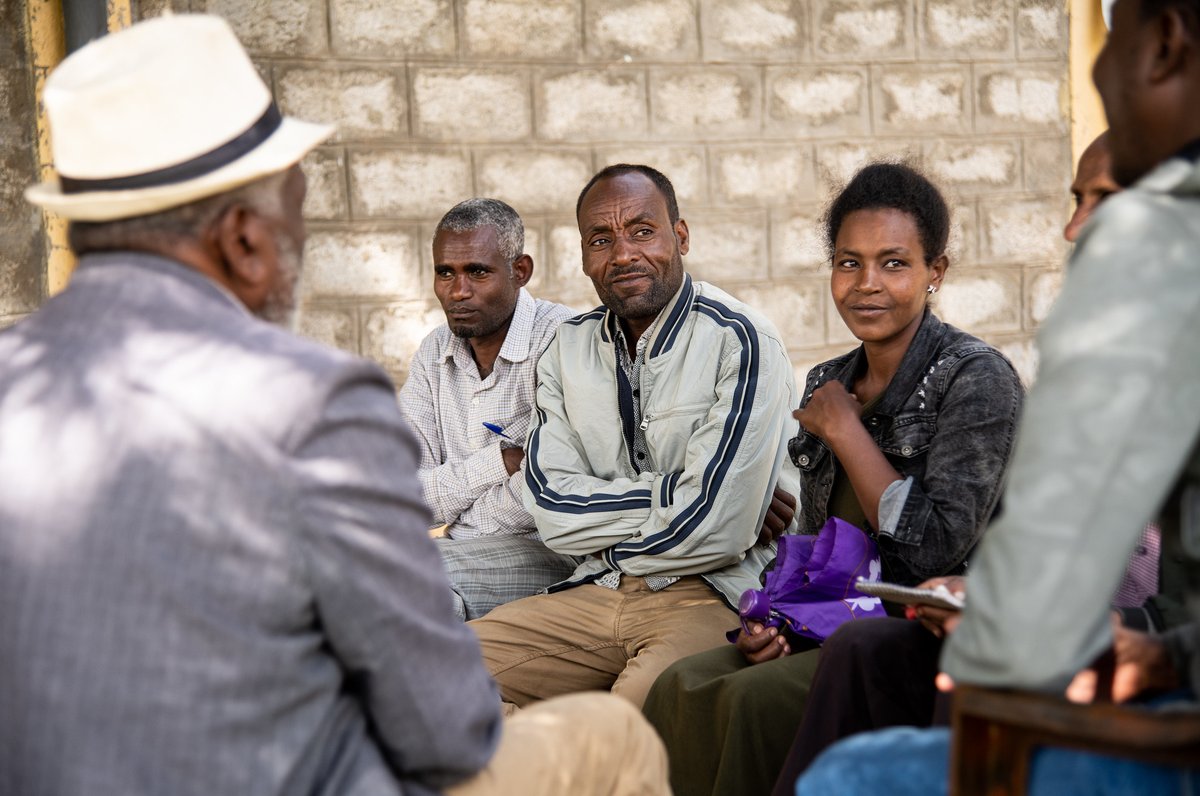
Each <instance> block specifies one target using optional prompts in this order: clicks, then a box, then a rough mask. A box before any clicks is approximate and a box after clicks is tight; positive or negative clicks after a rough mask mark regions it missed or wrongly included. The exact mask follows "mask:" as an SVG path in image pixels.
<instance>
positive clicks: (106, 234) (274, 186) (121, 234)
mask: <svg viewBox="0 0 1200 796" xmlns="http://www.w3.org/2000/svg"><path fill="white" fill-rule="evenodd" d="M287 175H288V172H287V170H284V171H281V172H279V173H277V174H272V175H270V176H268V177H263V178H262V179H259V180H255V181H254V182H250V183H247V184H245V185H242V186H240V187H238V188H234V189H233V190H230V191H225V192H224V193H219V194H216V195H215V196H206V197H204V198H203V199H197V200H196V201H194V202H188V203H187V204H185V205H179V206H178V207H172V208H168V209H167V210H163V211H161V212H158V213H150V214H148V215H144V216H133V217H132V218H120V219H117V220H116V221H96V222H92V221H73V222H71V226H70V228H69V229H68V231H67V240H68V242H69V243H70V246H71V249H72V250H73V251H74V252H75V253H76V254H84V253H86V252H89V251H111V250H113V249H128V248H138V246H139V244H141V245H163V244H172V243H177V242H178V241H180V240H195V239H199V238H200V236H201V235H203V234H204V231H205V230H207V229H208V228H209V226H211V225H212V223H213V222H214V221H216V220H217V218H218V217H219V216H220V215H221V214H222V213H224V212H225V210H226V209H228V208H229V207H231V206H233V205H235V204H237V205H242V206H243V207H248V208H251V209H252V210H255V211H257V212H259V213H261V214H263V215H265V216H268V217H270V218H282V217H283V184H284V182H285V181H286V180H287Z"/></svg>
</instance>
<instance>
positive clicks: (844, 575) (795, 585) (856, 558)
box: [734, 517, 887, 641]
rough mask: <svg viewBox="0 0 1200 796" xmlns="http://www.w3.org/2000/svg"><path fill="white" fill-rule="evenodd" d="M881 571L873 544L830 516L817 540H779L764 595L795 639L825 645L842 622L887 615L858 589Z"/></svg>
mask: <svg viewBox="0 0 1200 796" xmlns="http://www.w3.org/2000/svg"><path fill="white" fill-rule="evenodd" d="M880 570H881V566H880V563H879V548H878V547H877V546H876V545H875V542H874V540H872V539H871V538H870V537H869V536H867V535H866V534H865V533H863V532H862V531H861V530H860V529H858V528H856V527H855V526H853V525H851V524H850V523H848V522H846V521H845V520H842V519H839V518H837V517H830V518H829V521H828V522H826V523H825V525H824V526H822V528H821V531H820V533H819V534H817V535H816V536H782V537H780V539H779V548H778V552H777V554H776V557H775V568H774V569H773V570H771V571H770V572H768V573H767V576H766V583H765V588H764V589H762V592H764V593H765V594H766V597H767V602H768V603H769V606H770V615H771V618H772V619H774V618H778V619H781V620H782V623H784V624H786V625H787V626H788V627H789V628H791V630H792V631H793V632H794V633H796V634H797V635H801V636H806V637H808V638H811V639H815V640H816V641H824V640H825V639H826V638H828V637H829V635H830V634H831V633H833V631H834V630H837V628H838V626H840V625H841V624H842V623H843V622H846V621H849V620H851V619H861V618H863V617H868V616H887V613H886V612H885V611H884V610H883V601H882V600H880V599H879V598H878V597H872V596H870V595H867V594H863V593H862V592H860V591H859V590H858V589H856V588H854V582H855V581H856V580H857V579H858V578H859V577H862V578H865V579H866V580H879V574H880ZM752 591H753V590H752ZM745 603H746V601H745V600H744V601H743V604H745ZM757 603H758V604H759V605H761V603H762V600H761V598H760V599H759V600H758V601H757ZM754 619H755V621H760V620H759V619H758V617H754ZM734 637H735V638H736V633H735V634H734Z"/></svg>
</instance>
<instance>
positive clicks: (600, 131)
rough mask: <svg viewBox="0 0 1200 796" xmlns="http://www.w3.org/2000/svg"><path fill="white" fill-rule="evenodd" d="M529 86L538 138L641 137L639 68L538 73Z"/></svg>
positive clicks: (643, 103)
mask: <svg viewBox="0 0 1200 796" xmlns="http://www.w3.org/2000/svg"><path fill="white" fill-rule="evenodd" d="M534 85H535V88H536V92H537V132H538V137H539V138H544V139H548V140H551V141H564V140H570V141H602V140H609V141H611V140H613V139H615V138H631V137H635V136H639V135H643V134H645V132H646V127H647V122H646V80H645V73H644V72H643V71H642V70H640V69H638V70H633V69H586V70H573V71H570V72H561V71H552V72H543V73H541V74H539V75H537V76H536V77H535V83H534Z"/></svg>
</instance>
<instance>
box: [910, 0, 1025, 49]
mask: <svg viewBox="0 0 1200 796" xmlns="http://www.w3.org/2000/svg"><path fill="white" fill-rule="evenodd" d="M921 5H922V6H923V8H922V9H921V16H920V23H919V24H918V28H919V37H918V39H919V41H920V47H921V57H922V58H953V57H963V56H965V57H969V58H971V59H972V60H974V59H977V58H996V57H1004V56H1011V55H1012V52H1013V0H923V2H922V4H921Z"/></svg>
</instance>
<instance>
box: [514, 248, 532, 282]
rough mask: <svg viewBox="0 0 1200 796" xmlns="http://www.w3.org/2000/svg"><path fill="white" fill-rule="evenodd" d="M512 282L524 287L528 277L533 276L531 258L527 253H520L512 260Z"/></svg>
mask: <svg viewBox="0 0 1200 796" xmlns="http://www.w3.org/2000/svg"><path fill="white" fill-rule="evenodd" d="M512 273H513V282H514V283H516V285H517V287H525V285H527V284H529V280H530V278H532V277H533V258H532V257H530V256H529V255H528V254H522V255H521V256H520V257H518V258H517V259H515V260H513V264H512Z"/></svg>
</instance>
